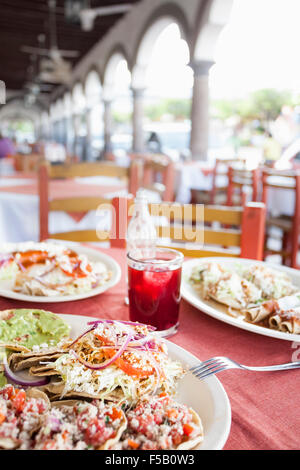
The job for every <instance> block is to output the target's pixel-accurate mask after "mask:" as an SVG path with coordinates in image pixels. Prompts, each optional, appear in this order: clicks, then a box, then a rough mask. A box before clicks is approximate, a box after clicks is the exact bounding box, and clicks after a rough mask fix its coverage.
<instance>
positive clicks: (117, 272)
mask: <svg viewBox="0 0 300 470" xmlns="http://www.w3.org/2000/svg"><path fill="white" fill-rule="evenodd" d="M51 243H54V242H53V240H51ZM63 245H64V246H66V247H71V248H72V249H74V251H76V253H78V254H84V255H86V256H87V257H88V259H89V260H90V261H101V262H102V263H104V264H105V265H106V266H107V269H108V270H109V271H111V273H112V275H111V278H110V279H109V281H107V282H105V284H103V285H102V286H98V287H95V289H92V290H90V291H88V292H84V293H82V294H77V295H61V296H55V297H46V296H37V295H26V294H21V293H18V292H13V291H12V290H9V289H3V288H1V287H0V296H2V297H7V298H8V299H16V300H25V301H26V302H39V303H40V302H43V303H54V302H71V301H73V300H80V299H87V298H89V297H94V296H95V295H98V294H101V293H102V292H105V291H106V290H107V289H110V288H111V287H113V286H115V285H116V284H117V283H118V282H119V281H120V279H121V268H120V266H119V264H118V263H117V262H116V261H115V260H114V259H113V258H111V257H110V256H108V255H106V254H104V253H102V252H100V251H98V250H94V249H92V248H87V247H85V246H82V245H80V244H77V243H70V242H64V243H63ZM0 286H1V283H0Z"/></svg>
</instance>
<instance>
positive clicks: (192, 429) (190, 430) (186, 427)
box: [182, 423, 194, 436]
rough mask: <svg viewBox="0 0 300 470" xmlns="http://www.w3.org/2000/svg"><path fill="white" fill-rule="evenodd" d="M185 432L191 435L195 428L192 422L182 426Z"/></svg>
mask: <svg viewBox="0 0 300 470" xmlns="http://www.w3.org/2000/svg"><path fill="white" fill-rule="evenodd" d="M182 429H183V432H184V434H185V435H186V436H189V435H190V434H191V433H192V432H193V431H194V428H193V426H191V425H190V424H188V423H186V424H184V425H183V426H182Z"/></svg>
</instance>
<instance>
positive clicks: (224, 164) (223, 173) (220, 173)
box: [210, 158, 245, 204]
mask: <svg viewBox="0 0 300 470" xmlns="http://www.w3.org/2000/svg"><path fill="white" fill-rule="evenodd" d="M237 162H242V163H244V162H245V160H244V159H240V158H239V159H237V158H217V159H216V161H215V166H214V169H213V173H212V189H211V196H210V203H211V204H215V203H216V195H217V192H218V191H224V192H226V191H227V187H228V170H229V167H230V166H231V165H233V164H235V163H237ZM218 179H224V184H222V186H221V187H220V186H218Z"/></svg>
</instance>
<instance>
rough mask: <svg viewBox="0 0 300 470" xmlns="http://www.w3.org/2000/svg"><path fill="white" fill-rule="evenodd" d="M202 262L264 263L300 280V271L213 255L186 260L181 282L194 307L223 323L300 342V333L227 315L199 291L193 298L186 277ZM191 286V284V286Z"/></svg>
mask: <svg viewBox="0 0 300 470" xmlns="http://www.w3.org/2000/svg"><path fill="white" fill-rule="evenodd" d="M199 261H201V262H212V261H215V262H222V261H223V262H224V261H227V262H231V263H234V262H238V263H239V262H242V263H246V264H253V263H255V264H262V265H266V266H268V267H270V268H273V269H274V268H275V269H278V268H279V270H280V271H282V272H286V273H287V274H288V273H294V274H297V276H299V281H300V271H298V270H296V269H293V268H290V267H288V266H282V265H277V264H274V263H268V262H265V261H257V260H253V259H247V258H235V257H229V256H228V257H227V256H212V257H203V258H192V259H189V260H185V261H184V262H183V265H182V284H181V296H182V298H183V299H184V300H185V301H186V302H188V303H189V304H190V305H192V306H193V307H194V308H196V309H197V310H199V311H200V312H202V313H205V314H206V315H209V316H210V317H213V318H215V319H217V320H220V321H222V322H223V323H227V324H229V325H231V326H234V327H236V328H240V329H242V330H245V331H249V332H250V333H256V334H259V335H261V336H267V337H269V338H274V339H281V340H284V341H291V342H298V343H299V342H300V335H296V334H294V333H285V332H283V331H277V330H275V329H274V330H273V329H271V328H264V327H262V326H260V325H255V324H252V323H248V322H246V321H243V320H239V319H237V318H234V317H231V316H230V315H226V314H225V313H224V312H221V311H219V310H217V309H216V308H214V307H213V306H210V305H207V304H206V303H205V302H204V301H203V300H202V299H201V298H200V296H197V293H196V292H195V293H193V296H192V298H191V294H190V292H189V290H188V287H187V286H188V282H187V280H186V279H185V278H186V275H187V272H186V271H187V270H188V269H189V268H190V267H193V266H194V265H196V264H197V263H199ZM189 287H190V286H189ZM299 291H300V286H299Z"/></svg>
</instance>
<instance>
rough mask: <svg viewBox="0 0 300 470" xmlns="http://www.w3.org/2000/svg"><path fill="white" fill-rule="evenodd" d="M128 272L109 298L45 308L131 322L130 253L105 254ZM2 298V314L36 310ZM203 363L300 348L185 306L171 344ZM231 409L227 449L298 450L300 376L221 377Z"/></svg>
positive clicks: (280, 354)
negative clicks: (128, 301) (127, 279)
mask: <svg viewBox="0 0 300 470" xmlns="http://www.w3.org/2000/svg"><path fill="white" fill-rule="evenodd" d="M102 251H104V252H106V253H108V254H110V255H111V256H112V257H113V258H114V259H116V260H117V261H118V262H119V264H120V265H121V266H122V268H123V276H122V280H121V282H120V283H119V284H118V285H117V286H115V287H114V288H112V289H110V290H109V291H108V292H106V293H104V294H101V295H99V296H97V297H93V298H90V299H86V300H80V301H76V302H66V303H57V304H50V303H49V304H42V305H41V304H40V306H41V307H42V308H44V309H48V310H51V311H53V312H56V313H69V314H79V315H90V316H95V317H99V318H113V319H128V307H126V305H125V304H124V296H125V291H126V290H125V277H124V269H125V252H124V251H123V250H116V249H114V250H112V249H110V250H102ZM36 305H37V304H33V303H32V304H30V303H26V302H17V301H15V300H9V299H4V298H1V297H0V309H1V310H3V309H7V308H20V307H28V306H31V307H36ZM171 340H172V341H174V343H176V344H178V345H180V346H181V347H183V348H185V349H187V350H188V351H190V352H191V353H193V354H195V355H196V356H197V357H199V358H200V359H202V360H205V359H208V358H210V357H213V356H228V357H231V358H234V359H236V360H237V361H239V362H241V363H243V364H248V365H267V364H276V363H282V362H290V361H291V360H292V356H293V360H300V343H297V344H295V343H291V342H289V341H283V340H278V339H273V338H269V337H266V336H261V335H257V334H254V333H251V332H247V331H244V330H241V329H239V328H235V327H233V326H230V325H227V324H225V323H222V322H220V321H218V320H215V319H214V318H211V317H209V316H208V315H205V314H204V313H202V312H200V311H198V310H196V309H195V308H194V307H192V306H190V305H189V304H188V303H186V302H185V301H182V304H181V311H180V328H179V332H178V333H177V335H175V336H173V337H172V338H171ZM218 377H219V379H220V380H221V381H222V383H223V385H224V387H225V389H226V391H227V394H228V396H229V399H230V402H231V407H232V427H231V432H230V436H229V439H228V441H227V443H226V445H225V449H228V450H229V449H231V450H238V449H243V450H276V449H280V450H292V449H293V450H296V449H298V448H299V442H300V394H299V387H300V370H291V371H287V372H273V373H272V372H263V373H257V372H246V371H239V370H230V371H227V372H223V373H221V374H219V376H218Z"/></svg>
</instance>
